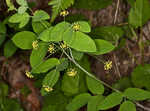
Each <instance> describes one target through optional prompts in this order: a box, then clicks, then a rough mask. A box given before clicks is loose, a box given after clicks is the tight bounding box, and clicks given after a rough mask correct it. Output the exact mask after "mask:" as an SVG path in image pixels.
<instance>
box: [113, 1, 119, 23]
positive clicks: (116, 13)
mask: <svg viewBox="0 0 150 111" xmlns="http://www.w3.org/2000/svg"><path fill="white" fill-rule="evenodd" d="M119 4H120V0H118V2H117V8H116V12H115V19H114V24H115V23H116V21H117V16H118V11H119Z"/></svg>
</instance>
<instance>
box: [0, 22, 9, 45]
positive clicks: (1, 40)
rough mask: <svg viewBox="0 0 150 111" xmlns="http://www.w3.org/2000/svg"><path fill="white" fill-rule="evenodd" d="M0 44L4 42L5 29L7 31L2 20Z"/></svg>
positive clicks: (0, 24)
mask: <svg viewBox="0 0 150 111" xmlns="http://www.w3.org/2000/svg"><path fill="white" fill-rule="evenodd" d="M0 28H1V29H0V46H1V44H2V43H3V42H4V40H5V36H6V31H7V29H6V26H5V24H4V23H2V22H0Z"/></svg>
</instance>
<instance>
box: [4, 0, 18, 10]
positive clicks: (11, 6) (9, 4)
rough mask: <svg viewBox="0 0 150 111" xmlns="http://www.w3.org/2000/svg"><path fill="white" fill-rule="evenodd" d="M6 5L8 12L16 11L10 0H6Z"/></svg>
mask: <svg viewBox="0 0 150 111" xmlns="http://www.w3.org/2000/svg"><path fill="white" fill-rule="evenodd" d="M6 4H7V6H8V11H12V10H16V8H15V6H14V4H13V3H12V1H11V0H6Z"/></svg>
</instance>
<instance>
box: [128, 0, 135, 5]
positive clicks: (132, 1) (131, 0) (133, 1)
mask: <svg viewBox="0 0 150 111" xmlns="http://www.w3.org/2000/svg"><path fill="white" fill-rule="evenodd" d="M127 2H128V3H129V4H130V5H131V6H132V7H134V3H135V0H127Z"/></svg>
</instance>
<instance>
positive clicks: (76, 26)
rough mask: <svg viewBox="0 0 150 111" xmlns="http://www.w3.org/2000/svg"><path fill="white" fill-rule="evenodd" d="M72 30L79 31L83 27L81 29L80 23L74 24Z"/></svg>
mask: <svg viewBox="0 0 150 111" xmlns="http://www.w3.org/2000/svg"><path fill="white" fill-rule="evenodd" d="M72 28H73V30H74V31H78V30H79V29H80V28H81V27H80V25H79V23H74V24H73V26H72Z"/></svg>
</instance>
